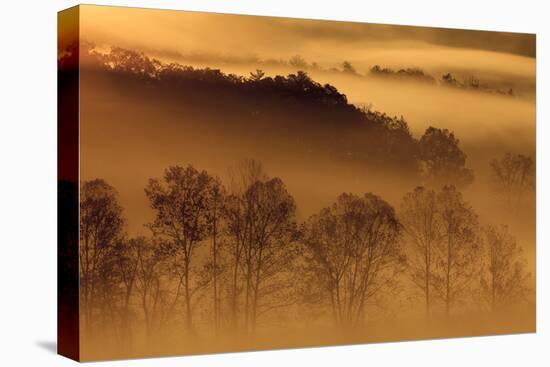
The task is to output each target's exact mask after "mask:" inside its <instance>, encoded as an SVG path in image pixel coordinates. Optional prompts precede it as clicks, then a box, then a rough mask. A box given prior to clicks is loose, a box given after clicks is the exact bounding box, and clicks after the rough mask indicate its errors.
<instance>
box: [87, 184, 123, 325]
mask: <svg viewBox="0 0 550 367" xmlns="http://www.w3.org/2000/svg"><path fill="white" fill-rule="evenodd" d="M123 224H124V221H123V218H122V208H121V206H120V205H119V204H118V194H117V192H116V191H115V189H114V188H113V187H112V186H110V185H109V184H107V183H106V182H105V181H104V180H101V179H96V180H91V181H85V182H83V183H82V185H81V188H80V300H81V312H82V313H83V316H84V317H83V320H84V327H85V330H86V331H87V332H88V333H89V334H92V330H93V324H94V322H95V320H94V316H96V315H102V317H103V318H106V317H108V316H109V315H110V316H113V314H114V309H113V307H114V306H113V303H114V301H113V298H114V297H115V296H116V294H117V290H116V286H117V284H118V281H117V279H116V274H115V264H114V261H113V257H112V256H111V255H112V252H113V249H114V247H115V245H116V244H117V242H118V241H120V239H121V237H122V230H123ZM103 311H104V312H103Z"/></svg>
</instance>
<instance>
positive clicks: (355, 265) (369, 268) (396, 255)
mask: <svg viewBox="0 0 550 367" xmlns="http://www.w3.org/2000/svg"><path fill="white" fill-rule="evenodd" d="M304 232H305V233H304V238H303V242H304V244H305V245H306V251H305V257H306V263H307V269H308V270H309V271H310V272H312V273H314V274H315V277H316V278H317V279H318V283H319V285H320V287H321V294H322V295H323V297H324V300H325V301H328V304H329V305H330V308H331V309H332V315H333V318H334V321H335V323H336V324H338V325H347V326H353V325H357V324H359V323H361V322H362V321H364V318H365V308H366V306H367V305H368V303H369V302H371V301H372V300H373V299H374V297H375V296H376V295H377V294H378V293H379V292H381V291H384V290H385V291H387V290H389V289H391V288H393V287H394V286H395V281H396V274H397V273H399V272H400V271H401V270H402V268H403V266H402V265H403V264H404V261H405V259H404V256H403V254H402V252H401V247H400V243H399V236H400V232H401V229H400V225H399V222H398V221H397V218H396V216H395V212H394V210H393V208H392V207H391V206H390V205H389V204H388V203H386V202H385V201H383V200H382V199H380V198H379V197H378V196H375V195H373V194H365V196H363V197H358V196H355V195H353V194H342V195H340V196H339V197H338V200H337V202H336V203H335V204H333V205H332V206H331V207H329V208H325V209H323V210H321V212H320V213H319V214H316V215H314V216H312V217H311V218H310V219H309V220H308V221H307V223H306V224H305V228H304Z"/></svg>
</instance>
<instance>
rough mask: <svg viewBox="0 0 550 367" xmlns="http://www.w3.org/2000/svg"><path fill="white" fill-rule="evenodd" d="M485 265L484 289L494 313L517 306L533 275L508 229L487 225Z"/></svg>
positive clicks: (485, 296) (482, 288)
mask: <svg viewBox="0 0 550 367" xmlns="http://www.w3.org/2000/svg"><path fill="white" fill-rule="evenodd" d="M484 235H485V243H484V244H485V246H484V247H485V248H484V252H485V253H484V264H483V265H484V266H483V271H482V274H481V290H482V293H483V296H484V298H485V301H486V302H487V305H488V306H489V309H490V310H491V311H493V312H495V311H499V310H502V309H505V308H507V307H511V306H514V305H516V304H517V303H518V302H519V301H522V300H524V298H525V296H526V295H527V292H528V291H529V289H528V285H527V281H528V279H529V278H530V276H531V275H530V274H529V273H528V272H527V271H526V270H525V268H526V266H527V264H526V261H525V259H524V258H523V257H522V249H521V247H519V246H518V244H517V242H516V239H515V238H514V237H513V236H512V235H511V234H510V233H509V231H508V227H507V226H504V225H501V226H499V227H495V226H490V225H489V226H487V227H486V228H485V229H484Z"/></svg>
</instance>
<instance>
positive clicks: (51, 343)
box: [36, 340, 57, 354]
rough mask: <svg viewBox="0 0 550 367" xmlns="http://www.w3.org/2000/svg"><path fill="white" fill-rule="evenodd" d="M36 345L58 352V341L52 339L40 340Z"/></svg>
mask: <svg viewBox="0 0 550 367" xmlns="http://www.w3.org/2000/svg"><path fill="white" fill-rule="evenodd" d="M36 345H38V346H39V347H41V348H42V349H45V350H46V351H48V352H50V353H53V354H57V342H55V341H51V340H40V341H37V342H36Z"/></svg>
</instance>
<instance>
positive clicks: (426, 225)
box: [399, 187, 442, 318]
mask: <svg viewBox="0 0 550 367" xmlns="http://www.w3.org/2000/svg"><path fill="white" fill-rule="evenodd" d="M399 219H400V221H401V224H402V225H403V229H404V232H405V235H406V239H407V240H408V242H409V243H410V246H408V249H409V252H408V254H409V256H407V260H408V261H407V263H408V266H409V268H410V270H411V276H412V280H413V283H414V284H415V285H416V286H417V287H418V288H420V290H421V291H422V293H423V294H424V300H425V306H426V316H427V317H428V318H429V317H430V309H431V305H432V302H433V294H432V293H431V292H430V290H431V287H432V283H433V281H434V278H433V276H434V272H435V271H436V266H437V261H438V259H437V248H438V246H439V245H440V241H441V237H442V227H441V220H440V218H439V212H438V202H437V199H436V193H435V192H434V191H433V190H429V189H426V188H424V187H417V188H416V189H414V191H413V192H410V193H407V194H405V196H404V197H403V200H402V202H401V210H400V212H399Z"/></svg>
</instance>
